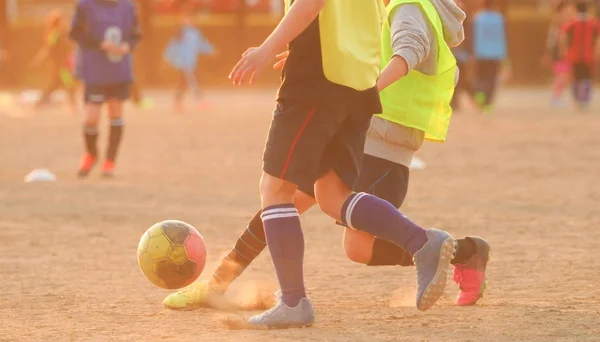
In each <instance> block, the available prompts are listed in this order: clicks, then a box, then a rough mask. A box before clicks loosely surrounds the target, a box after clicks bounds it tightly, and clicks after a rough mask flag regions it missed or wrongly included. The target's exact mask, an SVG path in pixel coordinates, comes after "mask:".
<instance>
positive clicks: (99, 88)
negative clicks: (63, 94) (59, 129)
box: [71, 0, 141, 177]
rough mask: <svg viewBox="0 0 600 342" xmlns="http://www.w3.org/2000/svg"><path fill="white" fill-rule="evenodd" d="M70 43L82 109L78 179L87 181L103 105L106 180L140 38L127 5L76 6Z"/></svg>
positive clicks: (88, 1) (85, 2)
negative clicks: (106, 118) (81, 89)
mask: <svg viewBox="0 0 600 342" xmlns="http://www.w3.org/2000/svg"><path fill="white" fill-rule="evenodd" d="M71 38H72V39H73V40H75V41H76V42H77V45H78V47H79V54H80V57H81V58H80V60H79V63H81V64H80V71H81V75H80V76H81V79H82V81H83V83H84V101H85V104H86V107H85V123H84V127H83V132H84V140H85V147H86V153H85V154H84V156H83V158H82V161H81V165H80V168H79V176H80V177H85V176H87V175H88V173H89V172H90V170H91V169H92V167H93V166H94V164H95V163H96V160H97V158H98V151H97V146H96V145H97V140H98V121H99V119H100V112H101V108H102V105H103V104H104V103H106V104H107V107H108V116H109V118H110V133H109V140H108V148H107V150H106V158H105V160H104V163H103V165H102V174H103V176H105V177H110V176H112V175H113V172H114V167H115V159H116V157H117V152H118V149H119V145H120V143H121V139H122V135H123V101H125V100H126V99H127V98H128V97H129V88H130V85H131V82H132V81H133V75H132V63H133V62H132V58H131V51H132V49H134V48H135V45H136V44H137V43H138V41H139V40H140V38H141V32H140V30H139V27H138V19H137V12H136V9H135V5H134V4H133V3H132V2H130V1H127V0H81V1H79V2H78V3H77V7H76V8H75V14H74V16H73V24H72V28H71Z"/></svg>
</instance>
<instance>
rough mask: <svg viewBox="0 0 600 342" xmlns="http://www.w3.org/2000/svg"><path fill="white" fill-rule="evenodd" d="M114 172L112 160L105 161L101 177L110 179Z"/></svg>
mask: <svg viewBox="0 0 600 342" xmlns="http://www.w3.org/2000/svg"><path fill="white" fill-rule="evenodd" d="M114 171H115V162H114V161H112V160H108V159H106V160H105V161H104V164H102V177H105V178H111V177H113V176H114Z"/></svg>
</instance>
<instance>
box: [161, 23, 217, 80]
mask: <svg viewBox="0 0 600 342" xmlns="http://www.w3.org/2000/svg"><path fill="white" fill-rule="evenodd" d="M213 53H214V48H213V46H212V44H210V42H208V40H206V39H205V38H204V36H203V35H202V33H201V32H200V31H199V30H198V29H196V28H194V27H191V26H186V27H183V28H182V29H181V32H180V33H179V35H178V36H177V37H174V38H172V39H171V40H170V41H169V44H168V45H167V47H166V49H165V52H164V58H165V60H167V62H169V63H170V64H171V65H172V66H173V67H174V68H176V69H180V70H185V71H190V70H194V69H195V68H196V64H197V63H198V56H200V55H211V54H213Z"/></svg>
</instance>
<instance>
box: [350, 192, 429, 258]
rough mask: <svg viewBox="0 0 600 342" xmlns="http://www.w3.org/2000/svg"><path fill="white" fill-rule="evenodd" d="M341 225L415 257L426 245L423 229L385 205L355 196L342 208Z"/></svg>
mask: <svg viewBox="0 0 600 342" xmlns="http://www.w3.org/2000/svg"><path fill="white" fill-rule="evenodd" d="M342 219H343V221H344V224H346V225H347V226H348V227H352V228H354V229H358V230H362V231H364V232H367V233H369V234H371V235H373V236H375V237H378V238H380V239H384V240H388V241H391V242H393V243H395V244H396V245H398V246H399V247H402V248H404V249H405V250H406V251H407V252H409V253H410V254H412V255H415V253H416V252H418V251H419V249H421V247H423V246H424V245H425V243H427V234H426V233H425V229H423V228H421V227H419V226H417V225H416V224H414V223H413V222H412V221H411V220H409V219H408V218H407V217H406V216H404V215H402V213H401V212H400V211H398V209H397V208H396V207H394V206H393V205H392V204H390V203H389V202H388V201H385V200H382V199H381V198H379V197H375V196H373V195H369V194H367V193H364V192H361V193H355V194H352V195H350V196H349V197H348V199H346V202H345V203H344V206H343V207H342Z"/></svg>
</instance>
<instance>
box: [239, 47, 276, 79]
mask: <svg viewBox="0 0 600 342" xmlns="http://www.w3.org/2000/svg"><path fill="white" fill-rule="evenodd" d="M265 50H266V49H265V48H264V47H262V46H261V47H253V48H249V49H248V50H246V52H244V54H243V55H242V58H241V59H240V60H239V62H237V64H236V65H235V66H234V67H233V70H231V72H230V73H229V79H230V80H231V81H232V82H233V84H234V85H242V84H243V83H244V81H245V80H246V78H248V77H249V78H250V79H249V81H248V84H253V83H254V79H255V78H256V77H258V75H259V74H260V73H261V72H262V71H263V70H264V68H265V66H266V65H267V63H269V61H270V60H271V58H272V57H271V56H272V55H271V52H268V51H265Z"/></svg>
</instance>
